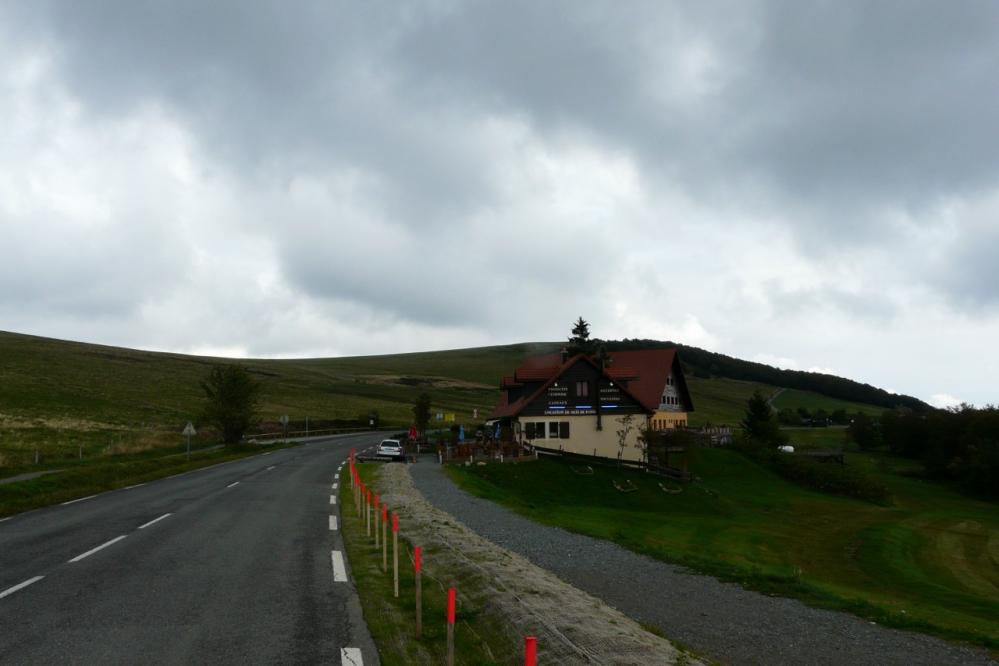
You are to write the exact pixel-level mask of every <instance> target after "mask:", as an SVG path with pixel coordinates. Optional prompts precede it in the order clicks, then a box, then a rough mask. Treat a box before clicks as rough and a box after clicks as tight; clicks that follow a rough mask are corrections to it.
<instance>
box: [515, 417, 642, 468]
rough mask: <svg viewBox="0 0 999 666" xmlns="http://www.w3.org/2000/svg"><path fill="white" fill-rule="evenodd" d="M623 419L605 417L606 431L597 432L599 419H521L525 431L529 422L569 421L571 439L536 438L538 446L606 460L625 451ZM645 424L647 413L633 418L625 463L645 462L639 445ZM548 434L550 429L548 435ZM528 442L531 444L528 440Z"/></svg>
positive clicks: (522, 430) (624, 456) (623, 455)
mask: <svg viewBox="0 0 999 666" xmlns="http://www.w3.org/2000/svg"><path fill="white" fill-rule="evenodd" d="M623 418H624V417H622V416H608V415H606V414H605V415H604V416H603V430H597V417H596V416H533V417H532V416H522V417H520V419H519V420H520V427H521V432H526V431H525V430H524V424H525V423H527V422H533V423H540V422H544V423H545V424H546V426H545V427H546V428H547V423H549V422H550V421H556V422H560V421H568V422H569V438H568V439H551V438H549V437H545V439H536V440H534V443H535V444H537V445H538V446H543V447H545V448H547V449H559V448H561V449H562V450H564V451H569V452H571V453H581V454H584V455H588V456H592V455H597V456H601V457H604V458H613V459H615V460H617V456H618V453H619V452H621V447H620V441H619V438H618V434H617V431H618V430H622V429H623V426H622V425H621V420H622V419H623ZM644 425H645V415H644V414H633V415H632V417H631V432H629V433H628V436H627V438H626V440H625V447H624V452H623V453H622V455H621V458H622V459H623V460H642V451H641V449H640V448H639V446H638V435H639V433H640V432H641V428H642V427H643V426H644ZM545 434H546V435H547V430H546V433H545ZM524 441H527V440H526V438H525V440H524Z"/></svg>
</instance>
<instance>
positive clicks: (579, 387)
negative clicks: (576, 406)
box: [576, 382, 590, 398]
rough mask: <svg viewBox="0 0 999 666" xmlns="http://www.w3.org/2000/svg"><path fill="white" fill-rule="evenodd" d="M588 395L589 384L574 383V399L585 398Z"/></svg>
mask: <svg viewBox="0 0 999 666" xmlns="http://www.w3.org/2000/svg"><path fill="white" fill-rule="evenodd" d="M589 395H590V382H576V397H577V398H587V397H589Z"/></svg>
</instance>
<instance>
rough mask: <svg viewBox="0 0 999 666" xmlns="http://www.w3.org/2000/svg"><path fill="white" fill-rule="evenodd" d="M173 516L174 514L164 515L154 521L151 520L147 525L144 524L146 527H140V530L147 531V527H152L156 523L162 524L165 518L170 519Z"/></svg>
mask: <svg viewBox="0 0 999 666" xmlns="http://www.w3.org/2000/svg"><path fill="white" fill-rule="evenodd" d="M172 515H173V514H172V513H164V514H163V515H162V516H160V517H159V518H154V519H153V520H150V521H149V522H148V523H146V524H144V525H139V529H140V530H144V529H146V528H147V527H149V526H150V525H152V524H154V523H158V522H160V521H161V520H163V519H164V518H169V517H170V516H172Z"/></svg>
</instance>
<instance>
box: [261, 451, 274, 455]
mask: <svg viewBox="0 0 999 666" xmlns="http://www.w3.org/2000/svg"><path fill="white" fill-rule="evenodd" d="M272 453H274V452H273V451H268V452H267V453H261V454H260V455H262V456H269V455H270V454H272Z"/></svg>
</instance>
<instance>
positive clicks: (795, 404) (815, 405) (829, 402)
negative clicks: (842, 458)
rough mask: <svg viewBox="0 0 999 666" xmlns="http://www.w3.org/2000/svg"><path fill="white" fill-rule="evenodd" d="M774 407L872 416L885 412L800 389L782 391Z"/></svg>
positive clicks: (877, 408)
mask: <svg viewBox="0 0 999 666" xmlns="http://www.w3.org/2000/svg"><path fill="white" fill-rule="evenodd" d="M773 406H774V408H775V409H798V408H799V407H804V408H805V409H807V410H808V411H810V412H814V411H815V410H817V409H824V410H826V412H833V411H835V410H837V409H842V410H845V411H846V412H847V413H849V414H853V413H856V412H862V413H864V414H870V415H871V416H877V415H880V414H881V412H883V411H884V407H877V406H875V405H865V404H863V403H859V402H849V401H847V400H839V399H837V398H830V397H828V396H825V395H822V394H821V393H814V392H812V391H799V390H798V389H787V390H785V391H782V392H781V394H780V395H778V396H777V397H776V398H775V399H774V401H773Z"/></svg>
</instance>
